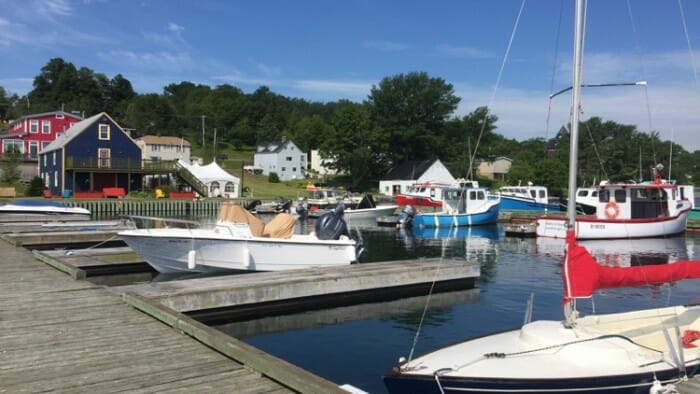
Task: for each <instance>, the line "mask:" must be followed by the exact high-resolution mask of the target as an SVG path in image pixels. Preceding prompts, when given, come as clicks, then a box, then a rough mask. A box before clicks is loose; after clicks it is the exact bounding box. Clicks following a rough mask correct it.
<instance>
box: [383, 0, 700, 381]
mask: <svg viewBox="0 0 700 394" xmlns="http://www.w3.org/2000/svg"><path fill="white" fill-rule="evenodd" d="M575 14H576V18H575V34H574V37H575V39H574V48H575V50H574V62H573V64H574V72H573V84H572V90H573V94H572V97H573V98H572V105H571V108H572V109H573V110H572V111H571V125H572V127H571V148H570V155H569V187H568V190H569V200H570V201H574V197H575V196H574V193H575V190H576V171H577V156H578V155H577V153H578V127H579V111H578V108H579V100H580V89H581V64H582V53H583V21H584V15H583V14H584V1H583V0H577V1H576V12H575ZM575 219H576V210H575V206H574V205H571V206H569V207H568V209H567V233H566V250H565V257H564V263H563V267H562V282H563V285H564V286H563V287H564V291H563V302H562V304H563V306H564V308H563V309H564V319H563V320H561V321H552V320H540V321H531V318H530V317H531V310H528V312H527V313H526V317H525V324H524V325H523V326H522V327H521V328H519V329H515V330H510V331H506V332H502V333H497V334H493V335H487V336H484V337H481V338H476V339H471V340H467V341H465V342H461V343H457V344H455V345H451V346H447V347H444V348H442V349H438V350H435V351H432V352H429V353H427V354H425V355H422V356H418V357H415V358H413V356H412V354H409V356H408V358H407V359H406V358H401V359H400V360H399V363H398V365H396V366H395V367H394V368H393V369H392V370H391V371H389V372H388V373H386V374H385V375H384V383H385V386H386V387H387V389H388V391H389V392H390V393H442V394H444V393H465V392H489V393H525V392H527V393H534V392H546V393H672V392H675V389H676V384H681V383H683V382H684V381H685V380H687V377H688V376H689V375H692V374H693V373H694V371H696V370H697V369H698V368H700V347H696V344H694V343H693V342H694V341H695V340H696V339H699V338H700V306H698V305H692V306H668V307H662V308H656V309H647V310H636V311H631V312H620V313H612V314H603V315H596V314H593V315H589V316H580V313H579V311H578V310H577V309H576V301H577V300H579V299H582V298H584V299H585V298H590V297H592V295H593V293H594V292H595V291H596V290H597V289H605V288H615V287H632V286H642V285H648V284H656V283H666V282H672V281H677V280H682V279H691V278H700V261H689V260H683V261H677V262H675V263H672V264H664V265H649V266H634V267H603V266H601V265H600V264H598V263H597V262H596V261H595V259H594V258H593V257H592V256H591V255H590V253H589V252H588V251H587V250H586V248H585V247H583V246H581V245H578V244H577V241H576V237H575V234H574V231H575V230H574V226H575ZM530 306H531V305H530Z"/></svg>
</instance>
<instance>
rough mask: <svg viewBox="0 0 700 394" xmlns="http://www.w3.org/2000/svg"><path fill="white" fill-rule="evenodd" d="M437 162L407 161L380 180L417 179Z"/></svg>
mask: <svg viewBox="0 0 700 394" xmlns="http://www.w3.org/2000/svg"><path fill="white" fill-rule="evenodd" d="M437 161H438V160H437V159H435V160H407V161H404V162H401V163H399V165H398V166H396V167H394V168H392V169H391V170H390V171H389V172H388V173H387V174H386V175H384V177H383V178H382V180H390V179H407V180H410V179H418V178H420V177H421V175H423V174H424V173H425V172H426V171H428V169H429V168H430V167H431V166H432V165H433V164H434V163H435V162H437Z"/></svg>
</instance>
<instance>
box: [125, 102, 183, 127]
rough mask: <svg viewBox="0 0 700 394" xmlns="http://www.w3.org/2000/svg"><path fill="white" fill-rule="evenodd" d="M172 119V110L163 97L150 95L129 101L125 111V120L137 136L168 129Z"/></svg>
mask: <svg viewBox="0 0 700 394" xmlns="http://www.w3.org/2000/svg"><path fill="white" fill-rule="evenodd" d="M173 118H174V116H173V112H172V108H171V107H170V105H169V104H168V102H167V100H166V99H165V98H164V97H163V96H160V95H157V94H155V93H151V94H143V95H138V96H136V97H134V98H133V99H131V101H130V102H129V106H128V107H127V109H126V117H125V120H126V122H127V123H128V124H129V125H130V126H131V127H133V128H135V129H136V132H137V133H138V134H139V135H146V134H157V133H162V132H163V131H164V130H168V129H170V127H171V124H170V122H171V121H172V120H173Z"/></svg>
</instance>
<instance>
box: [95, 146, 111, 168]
mask: <svg viewBox="0 0 700 394" xmlns="http://www.w3.org/2000/svg"><path fill="white" fill-rule="evenodd" d="M109 158H110V150H109V149H108V148H100V149H98V150H97V166H98V167H100V168H110V167H111V163H110V160H109Z"/></svg>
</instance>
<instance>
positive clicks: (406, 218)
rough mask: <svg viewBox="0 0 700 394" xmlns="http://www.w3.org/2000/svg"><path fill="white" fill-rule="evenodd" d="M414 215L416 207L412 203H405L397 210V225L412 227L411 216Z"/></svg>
mask: <svg viewBox="0 0 700 394" xmlns="http://www.w3.org/2000/svg"><path fill="white" fill-rule="evenodd" d="M414 216H416V208H414V207H413V205H406V206H405V207H403V209H402V210H401V212H399V225H400V226H403V227H405V228H411V227H413V217H414Z"/></svg>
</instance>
